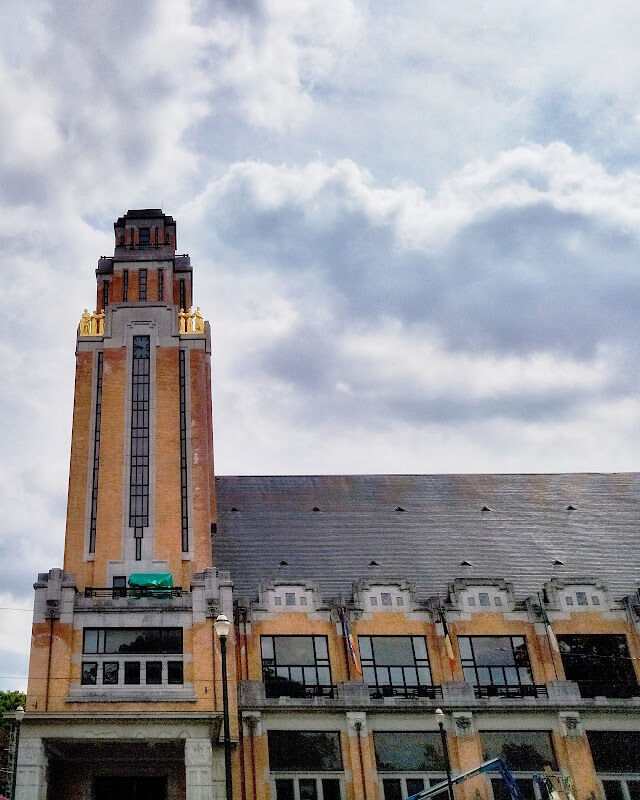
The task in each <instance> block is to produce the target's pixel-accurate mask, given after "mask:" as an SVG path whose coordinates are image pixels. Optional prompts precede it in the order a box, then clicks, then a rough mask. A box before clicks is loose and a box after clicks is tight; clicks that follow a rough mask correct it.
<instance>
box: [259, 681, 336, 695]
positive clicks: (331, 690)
mask: <svg viewBox="0 0 640 800" xmlns="http://www.w3.org/2000/svg"><path fill="white" fill-rule="evenodd" d="M264 686H265V693H266V696H267V697H293V698H298V699H306V700H310V699H313V698H314V697H335V695H336V687H335V686H334V685H332V684H328V685H321V684H303V683H299V682H298V681H291V680H287V679H286V678H282V679H278V678H271V679H269V680H266V681H265V684H264Z"/></svg>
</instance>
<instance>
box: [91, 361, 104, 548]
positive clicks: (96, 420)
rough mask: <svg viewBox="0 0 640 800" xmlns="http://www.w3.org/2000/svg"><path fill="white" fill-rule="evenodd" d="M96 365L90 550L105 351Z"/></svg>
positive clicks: (95, 524) (93, 543)
mask: <svg viewBox="0 0 640 800" xmlns="http://www.w3.org/2000/svg"><path fill="white" fill-rule="evenodd" d="M97 362H98V363H97V366H96V403H95V407H94V411H95V414H94V425H93V470H92V475H91V517H90V521H89V552H90V553H95V551H96V534H97V529H98V480H99V477H100V430H101V426H102V373H103V368H104V353H103V352H99V353H98V357H97Z"/></svg>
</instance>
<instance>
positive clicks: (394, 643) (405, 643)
mask: <svg viewBox="0 0 640 800" xmlns="http://www.w3.org/2000/svg"><path fill="white" fill-rule="evenodd" d="M371 643H372V645H373V656H374V658H375V660H376V664H387V665H388V666H394V665H405V666H406V665H412V664H414V663H415V658H414V655H413V647H412V645H411V637H410V636H372V637H371Z"/></svg>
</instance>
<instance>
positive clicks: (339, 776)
mask: <svg viewBox="0 0 640 800" xmlns="http://www.w3.org/2000/svg"><path fill="white" fill-rule="evenodd" d="M283 780H289V781H293V797H294V800H300V783H299V781H300V780H315V781H316V795H317V800H324V791H323V787H322V781H323V780H337V781H338V783H339V786H340V800H346V791H345V780H344V772H329V771H327V772H291V771H287V772H271V773H270V780H269V783H270V785H271V797H272V798H273V800H278V792H277V784H276V781H283Z"/></svg>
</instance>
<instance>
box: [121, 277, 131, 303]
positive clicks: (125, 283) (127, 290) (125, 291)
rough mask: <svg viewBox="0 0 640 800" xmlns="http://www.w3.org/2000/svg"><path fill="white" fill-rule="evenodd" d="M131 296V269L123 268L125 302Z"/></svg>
mask: <svg viewBox="0 0 640 800" xmlns="http://www.w3.org/2000/svg"><path fill="white" fill-rule="evenodd" d="M128 298H129V270H128V269H123V270H122V300H123V302H124V303H126V302H127V300H128Z"/></svg>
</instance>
